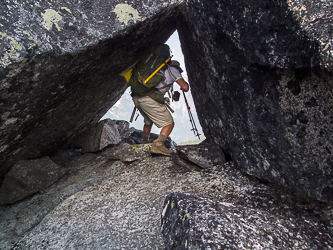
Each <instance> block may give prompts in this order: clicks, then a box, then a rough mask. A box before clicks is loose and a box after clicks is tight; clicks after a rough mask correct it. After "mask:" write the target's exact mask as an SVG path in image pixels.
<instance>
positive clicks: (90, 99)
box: [0, 0, 181, 176]
mask: <svg viewBox="0 0 333 250" xmlns="http://www.w3.org/2000/svg"><path fill="white" fill-rule="evenodd" d="M178 2H181V1H175V0H157V1H148V0H144V1H140V2H135V1H127V3H119V1H113V0H108V1H81V2H77V1H67V2H54V1H24V2H22V3H16V2H13V1H4V2H2V4H1V7H0V16H1V25H0V40H1V43H0V51H1V52H0V100H1V102H0V119H1V120H0V176H3V175H4V174H5V173H6V172H8V171H9V169H10V167H11V166H12V165H13V164H14V163H15V162H16V161H18V160H21V159H27V158H38V157H41V156H45V155H49V154H52V153H54V151H55V150H58V149H59V148H62V147H63V146H67V145H68V141H69V140H71V139H73V138H74V137H75V136H76V135H78V134H80V133H81V132H83V131H84V130H86V129H88V128H89V127H91V126H92V125H94V124H96V123H97V122H98V121H99V120H100V119H101V117H102V116H103V115H104V114H105V113H106V112H107V110H108V109H109V108H110V107H111V106H112V105H113V104H115V103H116V102H117V100H118V99H119V98H120V97H121V95H122V94H123V92H124V91H125V90H126V88H127V85H126V81H125V79H124V78H123V77H122V76H120V75H119V74H120V73H121V72H123V71H124V70H126V69H127V68H128V67H129V66H131V65H133V64H134V63H135V62H136V61H137V60H138V59H139V58H140V56H141V55H142V54H143V53H144V50H145V49H146V48H148V47H149V46H150V45H151V44H154V43H156V42H164V41H166V40H167V38H168V37H169V36H170V35H171V34H172V33H173V32H174V31H175V29H176V19H175V18H172V17H174V16H176V14H177V13H178V7H177V6H178Z"/></svg>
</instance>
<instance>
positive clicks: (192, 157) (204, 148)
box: [176, 143, 226, 168]
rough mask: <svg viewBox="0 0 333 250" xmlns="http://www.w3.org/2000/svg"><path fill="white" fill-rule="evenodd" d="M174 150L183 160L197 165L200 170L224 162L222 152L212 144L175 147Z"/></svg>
mask: <svg viewBox="0 0 333 250" xmlns="http://www.w3.org/2000/svg"><path fill="white" fill-rule="evenodd" d="M176 149H177V153H178V154H179V155H180V156H181V157H182V158H183V159H185V160H186V161H190V162H192V163H194V164H196V165H198V166H199V167H200V168H211V167H213V166H216V165H222V164H223V163H225V162H226V157H225V155H224V153H223V151H222V150H221V149H219V147H217V146H216V145H214V144H205V143H202V144H199V145H185V146H177V147H176Z"/></svg>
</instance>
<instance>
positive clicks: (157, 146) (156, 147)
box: [151, 141, 173, 156]
mask: <svg viewBox="0 0 333 250" xmlns="http://www.w3.org/2000/svg"><path fill="white" fill-rule="evenodd" d="M151 152H152V153H153V154H162V155H166V156H171V155H172V154H173V151H172V150H169V149H167V148H166V147H165V146H164V144H163V143H162V142H160V141H154V142H153V146H152V147H151Z"/></svg>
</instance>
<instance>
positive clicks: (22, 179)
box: [0, 157, 65, 205]
mask: <svg viewBox="0 0 333 250" xmlns="http://www.w3.org/2000/svg"><path fill="white" fill-rule="evenodd" d="M64 174H65V171H64V170H63V169H62V168H61V167H60V166H58V165H57V164H55V163H54V162H53V161H52V160H51V159H50V158H49V157H44V158H41V159H37V160H30V161H27V160H25V161H19V162H17V163H16V164H15V165H14V166H13V167H12V168H11V170H10V171H9V173H8V174H7V175H6V177H5V180H4V182H3V183H2V185H1V188H0V205H4V204H11V203H14V202H16V201H19V200H23V199H25V198H27V197H29V196H31V195H33V194H35V193H37V192H39V191H41V190H44V189H45V188H47V187H49V186H51V185H52V184H53V183H55V182H56V181H58V180H59V179H60V178H61V177H62V176H63V175H64Z"/></svg>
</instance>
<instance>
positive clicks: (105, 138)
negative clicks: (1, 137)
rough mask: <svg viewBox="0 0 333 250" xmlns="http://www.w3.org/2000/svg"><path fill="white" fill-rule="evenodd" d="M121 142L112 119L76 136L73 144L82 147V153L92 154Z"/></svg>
mask: <svg viewBox="0 0 333 250" xmlns="http://www.w3.org/2000/svg"><path fill="white" fill-rule="evenodd" d="M127 130H128V128H127ZM121 141H122V138H121V135H120V133H119V130H118V126H117V124H116V123H115V122H114V121H112V120H111V119H105V120H103V121H100V122H99V123H97V124H95V125H94V126H92V127H90V128H89V129H87V130H85V131H84V132H82V133H81V134H79V135H78V136H76V137H75V138H74V139H73V141H72V143H73V145H74V146H76V147H80V148H81V149H82V153H87V152H90V153H92V152H97V151H100V150H102V149H103V148H105V147H107V146H109V145H115V144H118V143H119V142H121Z"/></svg>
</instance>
